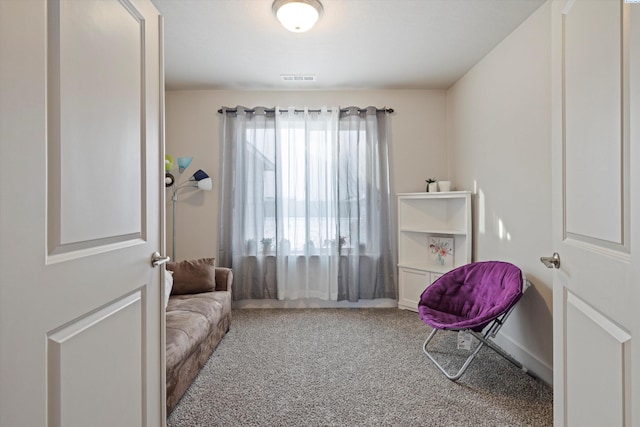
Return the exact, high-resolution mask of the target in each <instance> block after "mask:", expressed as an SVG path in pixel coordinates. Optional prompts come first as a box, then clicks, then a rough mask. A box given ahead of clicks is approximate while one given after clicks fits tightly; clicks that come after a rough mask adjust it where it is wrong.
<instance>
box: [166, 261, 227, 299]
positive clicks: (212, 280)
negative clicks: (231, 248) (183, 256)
mask: <svg viewBox="0 0 640 427" xmlns="http://www.w3.org/2000/svg"><path fill="white" fill-rule="evenodd" d="M214 262H215V258H201V259H195V260H186V261H180V262H168V263H167V270H171V271H173V288H172V289H171V294H172V295H180V294H197V293H200V292H210V291H215V290H216V270H215V266H214Z"/></svg>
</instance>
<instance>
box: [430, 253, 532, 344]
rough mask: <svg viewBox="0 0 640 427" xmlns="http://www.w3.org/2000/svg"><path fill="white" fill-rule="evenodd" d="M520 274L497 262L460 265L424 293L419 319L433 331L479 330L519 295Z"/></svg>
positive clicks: (516, 300) (513, 268)
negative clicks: (432, 328) (433, 329)
mask: <svg viewBox="0 0 640 427" xmlns="http://www.w3.org/2000/svg"><path fill="white" fill-rule="evenodd" d="M522 286H523V279H522V272H521V271H520V269H519V268H518V267H516V266H515V265H513V264H509V263H506V262H500V261H486V262H476V263H472V264H467V265H463V266H462V267H458V268H456V269H454V270H451V271H449V272H448V273H446V274H444V275H442V276H440V277H439V278H438V279H437V280H436V281H435V282H433V283H432V284H431V285H429V286H428V287H427V289H425V290H424V292H423V293H422V295H421V297H420V302H419V304H418V313H420V318H421V319H422V321H423V322H425V323H426V324H427V325H429V326H432V327H434V328H437V329H449V330H461V329H471V330H473V331H475V332H480V331H482V330H483V329H484V328H485V326H487V325H488V324H489V323H490V322H491V321H493V320H494V319H495V318H497V317H498V316H500V315H502V314H503V313H505V312H506V311H507V310H509V308H511V306H513V305H514V304H515V303H516V302H518V299H519V298H520V296H521V295H522Z"/></svg>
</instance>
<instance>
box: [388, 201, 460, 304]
mask: <svg viewBox="0 0 640 427" xmlns="http://www.w3.org/2000/svg"><path fill="white" fill-rule="evenodd" d="M432 238H440V239H451V240H447V241H448V242H452V243H453V245H452V252H453V253H452V256H453V260H452V263H451V265H440V264H439V263H438V262H437V260H435V259H434V254H433V253H432V251H431V249H430V248H429V242H430V239H432ZM471 239H472V233H471V192H469V191H451V192H446V193H400V194H398V287H399V289H398V290H399V296H398V307H399V308H402V309H406V310H413V311H417V310H418V301H419V300H420V295H421V294H422V292H423V291H424V290H425V288H426V287H427V286H429V285H430V284H431V283H432V282H433V281H434V280H436V279H437V278H438V277H440V276H441V275H442V274H444V273H446V272H447V271H449V270H451V269H453V268H455V267H458V266H461V265H464V264H468V263H470V262H471ZM448 257H449V256H448V255H447V257H446V258H448ZM450 262H451V261H450Z"/></svg>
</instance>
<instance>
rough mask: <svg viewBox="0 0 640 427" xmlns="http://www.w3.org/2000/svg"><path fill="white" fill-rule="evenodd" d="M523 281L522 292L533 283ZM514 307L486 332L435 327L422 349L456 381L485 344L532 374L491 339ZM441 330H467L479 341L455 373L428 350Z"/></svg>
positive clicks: (497, 319)
mask: <svg viewBox="0 0 640 427" xmlns="http://www.w3.org/2000/svg"><path fill="white" fill-rule="evenodd" d="M522 283H523V286H522V293H524V291H526V290H527V288H529V286H530V285H531V284H530V283H529V282H528V281H527V280H526V279H523V282H522ZM514 308H515V304H514V305H513V306H511V308H509V310H507V311H506V312H505V313H504V314H502V315H501V316H498V317H497V318H496V319H494V320H493V321H491V323H489V325H487V327H486V328H485V331H486V332H484V334H483V333H482V332H475V331H473V330H471V329H437V328H434V329H433V331H431V333H430V334H429V336H428V337H427V339H426V341H425V342H424V344H423V346H422V350H423V351H424V354H426V355H427V357H428V358H429V359H430V360H431V361H432V362H433V363H434V364H435V365H436V367H437V368H438V369H440V371H441V372H442V373H443V374H444V375H445V376H446V377H447V378H449V379H450V380H452V381H456V380H458V379H459V378H460V377H461V376H462V375H464V373H465V371H466V370H467V368H468V367H469V365H470V364H471V362H472V361H473V359H475V357H476V355H477V354H478V352H479V351H480V349H481V348H482V347H483V346H484V345H485V344H486V345H487V347H489V348H491V349H492V350H493V351H495V352H496V353H498V354H499V355H500V356H502V357H504V358H505V359H507V360H508V361H509V362H511V363H512V364H514V365H515V366H516V367H517V368H518V369H520V370H522V371H523V372H524V373H526V374H529V375H531V374H530V372H529V370H528V369H527V368H526V367H525V366H523V365H522V363H520V362H518V361H517V360H516V359H514V358H513V357H512V356H511V355H510V354H509V353H507V352H506V351H504V350H503V349H502V348H500V347H499V346H498V345H497V344H495V343H494V342H493V341H491V339H493V338H495V337H496V335H497V334H498V331H499V330H500V328H502V325H503V324H504V322H505V321H506V320H507V318H508V317H509V315H510V314H511V312H512V311H513V309H514ZM441 330H444V331H451V332H459V331H467V332H469V333H471V334H472V335H473V336H474V337H475V338H476V339H477V340H478V341H479V343H478V345H477V346H476V347H475V349H473V351H472V352H471V354H470V355H469V357H467V360H465V362H464V364H463V365H462V367H461V368H460V369H459V370H458V372H457V373H455V374H450V373H449V372H447V371H446V370H445V369H444V368H443V367H442V365H440V363H438V361H437V360H436V359H435V358H434V357H433V355H431V353H429V351H428V350H427V346H428V345H429V343H430V342H431V340H432V339H433V337H434V336H435V335H436V333H437V332H438V331H441Z"/></svg>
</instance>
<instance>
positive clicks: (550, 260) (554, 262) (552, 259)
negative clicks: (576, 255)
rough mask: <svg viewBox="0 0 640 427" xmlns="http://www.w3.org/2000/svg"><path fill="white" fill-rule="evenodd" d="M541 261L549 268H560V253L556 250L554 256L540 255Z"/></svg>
mask: <svg viewBox="0 0 640 427" xmlns="http://www.w3.org/2000/svg"><path fill="white" fill-rule="evenodd" d="M540 262H541V263H543V264H544V265H545V267H547V268H560V255H558V252H554V253H553V255H552V256H543V257H540Z"/></svg>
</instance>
